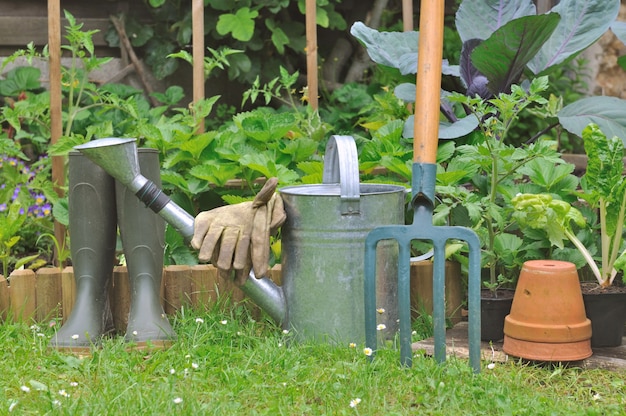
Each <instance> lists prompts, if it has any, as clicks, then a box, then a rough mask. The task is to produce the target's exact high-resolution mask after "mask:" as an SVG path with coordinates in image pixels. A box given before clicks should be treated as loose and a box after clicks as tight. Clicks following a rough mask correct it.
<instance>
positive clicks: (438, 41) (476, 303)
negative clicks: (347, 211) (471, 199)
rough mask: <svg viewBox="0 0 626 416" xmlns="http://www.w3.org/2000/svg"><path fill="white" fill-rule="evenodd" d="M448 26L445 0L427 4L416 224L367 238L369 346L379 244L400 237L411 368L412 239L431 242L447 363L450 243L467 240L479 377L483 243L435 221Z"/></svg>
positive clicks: (438, 343)
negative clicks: (447, 248) (445, 26)
mask: <svg viewBox="0 0 626 416" xmlns="http://www.w3.org/2000/svg"><path fill="white" fill-rule="evenodd" d="M443 24H444V0H422V2H421V12H420V36H419V45H418V46H419V50H418V64H417V81H416V97H415V98H416V99H415V121H414V123H415V124H414V139H413V169H412V175H413V176H412V200H411V204H412V206H413V223H412V224H411V225H389V226H382V227H378V228H375V229H374V230H372V231H371V232H370V233H369V234H368V236H367V238H366V240H365V287H364V291H365V342H366V347H368V348H371V349H372V351H375V350H376V342H377V341H376V245H377V244H378V242H379V241H380V240H389V239H395V240H397V242H398V246H399V255H398V261H399V265H398V309H399V317H400V325H399V326H400V361H401V363H402V364H403V365H405V366H407V367H410V366H411V365H412V356H413V354H412V350H411V300H410V261H411V260H410V257H411V241H413V240H423V241H430V242H431V243H432V245H433V250H434V260H433V261H434V267H433V322H434V339H435V359H436V360H437V361H439V362H443V361H445V359H446V344H445V336H446V334H445V302H444V297H445V245H446V242H447V241H448V240H449V239H458V240H463V241H465V242H467V244H468V247H469V271H468V304H469V333H468V338H469V360H470V365H471V366H472V368H473V369H474V371H475V372H477V373H478V372H480V242H479V240H478V237H477V236H476V234H475V233H474V231H473V230H471V229H468V228H464V227H455V226H434V225H433V221H432V220H433V208H434V201H435V180H436V174H437V165H436V160H437V141H438V136H439V130H438V129H439V106H440V101H439V97H440V89H441V62H442V55H443Z"/></svg>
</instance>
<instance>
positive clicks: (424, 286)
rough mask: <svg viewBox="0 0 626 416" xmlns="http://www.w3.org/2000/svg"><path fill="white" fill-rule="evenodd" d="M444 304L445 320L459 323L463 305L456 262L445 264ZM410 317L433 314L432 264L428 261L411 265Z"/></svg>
mask: <svg viewBox="0 0 626 416" xmlns="http://www.w3.org/2000/svg"><path fill="white" fill-rule="evenodd" d="M445 273H446V278H445V279H446V280H445V287H446V293H445V302H446V318H448V319H450V320H451V321H452V323H453V324H457V323H459V322H461V319H462V315H461V308H462V304H463V288H462V284H461V265H460V264H459V263H457V262H452V261H447V262H446V268H445ZM410 291H411V312H412V313H411V315H412V317H413V318H416V317H417V316H419V314H420V313H426V314H432V313H433V263H432V262H431V261H429V260H426V261H420V262H417V263H412V264H411V289H410Z"/></svg>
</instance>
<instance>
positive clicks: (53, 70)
mask: <svg viewBox="0 0 626 416" xmlns="http://www.w3.org/2000/svg"><path fill="white" fill-rule="evenodd" d="M48 51H49V53H50V61H49V73H50V143H51V144H55V143H56V142H57V140H58V139H59V138H60V137H61V135H62V134H63V121H62V100H63V96H62V92H61V2H60V0H48ZM52 183H53V184H54V186H55V188H54V189H55V192H56V193H57V195H59V196H60V197H61V196H63V190H62V188H63V185H64V184H65V160H64V158H63V157H62V156H53V157H52ZM54 236H55V238H56V239H57V241H58V242H59V243H63V242H64V241H65V226H64V225H63V224H61V223H59V222H58V221H54ZM56 257H57V258H58V253H56Z"/></svg>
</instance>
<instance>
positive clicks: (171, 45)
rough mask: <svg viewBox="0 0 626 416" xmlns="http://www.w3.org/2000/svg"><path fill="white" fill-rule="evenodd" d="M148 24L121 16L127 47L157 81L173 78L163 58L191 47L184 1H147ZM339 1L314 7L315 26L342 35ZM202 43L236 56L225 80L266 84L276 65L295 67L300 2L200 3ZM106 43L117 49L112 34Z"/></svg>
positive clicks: (300, 40) (300, 43) (301, 45)
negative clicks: (141, 57)
mask: <svg viewBox="0 0 626 416" xmlns="http://www.w3.org/2000/svg"><path fill="white" fill-rule="evenodd" d="M148 4H149V6H150V7H149V8H148V11H149V13H150V14H151V19H150V20H148V21H146V20H139V19H135V18H133V17H132V16H125V18H124V21H125V26H126V32H127V33H128V34H130V35H131V36H130V40H131V43H132V45H133V47H136V48H138V49H140V50H141V52H142V53H144V54H145V60H146V63H147V64H148V65H149V66H150V67H151V68H152V72H153V73H154V74H155V76H156V77H157V78H158V79H162V78H165V77H167V76H169V75H171V74H173V73H174V72H175V71H176V69H177V68H178V62H177V61H176V60H172V59H167V58H166V57H167V56H168V55H170V54H172V53H175V52H176V51H180V50H185V49H186V48H188V46H189V45H190V44H191V35H192V27H191V25H192V18H191V9H192V8H191V4H190V2H189V1H185V0H171V1H162V0H152V1H149V2H148ZM339 4H340V1H337V0H324V1H318V2H317V13H316V17H317V25H318V26H319V27H321V28H329V29H339V30H343V29H345V28H346V26H347V24H346V21H345V19H344V18H343V16H342V15H341V14H340V13H339V12H338V11H337V9H338V6H339ZM204 8H205V13H204V22H205V24H204V26H205V28H206V29H205V44H206V45H207V46H209V47H211V48H214V49H219V47H226V48H229V49H232V50H238V51H241V53H238V54H236V55H232V56H231V57H229V63H230V65H229V67H228V78H229V79H231V80H237V81H239V82H241V83H242V84H245V85H250V84H251V83H252V82H253V81H254V79H255V78H256V77H257V76H260V77H261V78H262V79H264V80H265V79H271V78H272V77H273V76H274V74H275V73H276V72H277V71H278V68H279V67H280V66H288V67H290V68H297V67H298V64H299V61H300V60H301V58H302V56H303V54H304V51H305V48H306V37H305V24H304V11H305V1H304V0H298V1H297V2H289V1H285V0H245V1H243V2H242V1H235V0H225V1H218V2H215V1H208V0H205V2H204ZM106 39H107V41H108V42H109V44H110V45H111V46H118V45H119V37H118V34H117V32H115V31H114V30H110V31H108V32H107V34H106Z"/></svg>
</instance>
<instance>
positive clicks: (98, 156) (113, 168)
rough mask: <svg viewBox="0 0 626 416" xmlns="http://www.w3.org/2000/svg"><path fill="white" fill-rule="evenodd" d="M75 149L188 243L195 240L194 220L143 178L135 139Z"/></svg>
mask: <svg viewBox="0 0 626 416" xmlns="http://www.w3.org/2000/svg"><path fill="white" fill-rule="evenodd" d="M74 149H76V150H78V151H80V152H81V153H83V154H84V155H85V156H86V157H87V158H89V159H90V160H91V161H92V162H94V163H95V164H96V165H98V166H100V167H101V168H102V169H104V171H105V172H107V173H108V174H109V175H111V176H113V177H114V178H115V179H117V180H118V181H119V182H120V183H121V184H122V185H124V186H126V187H127V188H128V189H130V190H131V191H132V192H133V193H134V194H135V195H136V196H137V198H139V199H140V200H141V201H142V202H143V203H144V204H146V207H148V208H150V209H152V211H154V212H156V213H157V214H159V215H160V216H161V217H163V219H164V220H165V221H167V222H168V223H169V224H170V225H171V226H172V227H174V228H175V229H176V230H177V231H178V232H179V233H180V234H181V235H182V236H183V238H184V239H185V240H186V241H190V240H191V238H192V237H193V223H194V218H193V217H192V216H191V215H189V213H187V212H186V211H185V210H183V209H182V208H181V207H180V206H178V205H176V204H175V203H174V202H172V201H171V200H170V198H169V197H168V196H167V195H166V194H164V193H163V191H162V190H161V189H160V188H159V187H158V186H156V185H155V184H154V182H152V181H151V180H149V179H148V178H146V177H145V176H143V175H142V174H141V172H140V170H139V159H138V156H137V143H136V140H135V139H120V138H106V139H98V140H94V141H91V142H88V143H85V144H82V145H79V146H75V147H74Z"/></svg>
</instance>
